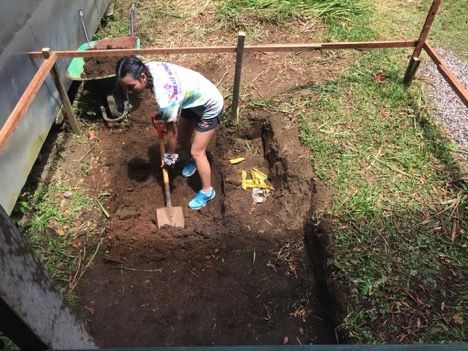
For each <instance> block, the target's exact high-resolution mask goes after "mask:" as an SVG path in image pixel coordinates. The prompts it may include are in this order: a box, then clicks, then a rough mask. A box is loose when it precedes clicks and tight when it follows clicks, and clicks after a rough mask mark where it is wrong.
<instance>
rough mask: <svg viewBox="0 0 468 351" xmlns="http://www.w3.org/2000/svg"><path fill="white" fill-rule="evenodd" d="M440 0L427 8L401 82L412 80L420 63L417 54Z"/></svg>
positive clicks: (406, 83) (422, 44)
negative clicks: (425, 16)
mask: <svg viewBox="0 0 468 351" xmlns="http://www.w3.org/2000/svg"><path fill="white" fill-rule="evenodd" d="M440 2H441V0H434V1H433V2H432V5H431V9H430V10H429V14H428V15H427V18H426V22H425V23H424V26H423V29H422V30H421V34H420V35H419V39H418V42H417V44H416V47H415V48H414V51H413V54H412V55H411V59H410V62H409V64H408V68H407V69H406V73H405V77H404V79H403V83H404V84H405V85H406V86H410V85H411V82H412V81H413V78H414V75H415V74H416V71H417V70H418V67H419V64H420V63H421V62H420V60H419V55H420V54H421V51H422V49H423V47H424V44H425V43H426V39H427V36H428V35H429V31H430V29H431V26H432V22H434V18H435V16H436V14H437V11H438V10H439V6H440Z"/></svg>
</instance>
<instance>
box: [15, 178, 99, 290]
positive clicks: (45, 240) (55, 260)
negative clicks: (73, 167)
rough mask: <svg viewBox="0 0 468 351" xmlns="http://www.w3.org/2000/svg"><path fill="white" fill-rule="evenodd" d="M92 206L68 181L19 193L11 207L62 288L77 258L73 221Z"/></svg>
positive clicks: (40, 256)
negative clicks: (14, 204) (30, 191)
mask: <svg viewBox="0 0 468 351" xmlns="http://www.w3.org/2000/svg"><path fill="white" fill-rule="evenodd" d="M92 206H93V203H92V202H91V200H90V199H89V198H88V197H87V196H86V195H85V194H84V193H83V192H82V191H81V190H78V189H73V188H72V187H71V185H68V184H51V185H49V186H44V187H40V188H39V189H37V190H36V191H35V192H34V194H32V195H30V194H23V195H22V198H21V199H20V200H19V201H18V202H17V205H16V207H15V210H14V213H13V217H14V218H16V219H17V220H19V221H18V224H19V226H20V228H21V230H22V232H24V233H25V234H26V236H27V237H28V238H29V241H30V243H31V244H32V247H33V249H34V252H35V253H36V255H37V256H38V257H39V259H40V261H41V262H42V264H43V265H44V266H45V269H46V271H47V272H48V274H49V275H50V277H51V279H52V280H54V281H55V282H56V283H57V284H58V287H59V288H60V289H61V291H62V292H66V291H67V290H68V283H69V282H70V279H71V277H72V276H73V274H74V273H75V269H76V264H77V260H78V257H77V250H74V249H73V247H72V244H73V243H74V242H76V239H77V238H76V235H78V234H79V233H78V230H77V228H74V227H72V226H73V223H74V221H76V219H77V218H79V217H80V215H82V214H83V213H85V212H86V211H89V210H91V208H92ZM80 229H81V228H80ZM76 243H77V242H76Z"/></svg>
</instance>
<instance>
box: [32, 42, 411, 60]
mask: <svg viewBox="0 0 468 351" xmlns="http://www.w3.org/2000/svg"><path fill="white" fill-rule="evenodd" d="M416 43H417V41H416V40H391V41H364V42H336V43H304V44H300V43H299V44H270V45H251V46H245V47H244V52H289V51H314V50H337V49H379V48H382V49H385V48H406V47H415V46H416ZM236 50H237V46H206V47H177V48H146V49H110V50H89V51H66V50H65V51H54V52H55V53H56V54H57V56H58V57H60V58H71V57H111V56H128V55H171V54H217V53H235V52H236ZM26 54H28V55H29V56H31V57H32V58H39V57H42V52H40V51H33V52H28V53H26Z"/></svg>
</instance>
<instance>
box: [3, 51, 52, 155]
mask: <svg viewBox="0 0 468 351" xmlns="http://www.w3.org/2000/svg"><path fill="white" fill-rule="evenodd" d="M56 60H57V55H55V53H51V55H50V57H49V58H47V59H45V60H44V62H43V63H42V64H41V66H40V67H39V69H38V70H37V72H36V74H35V75H34V77H33V78H32V79H31V81H30V82H29V85H28V86H27V87H26V90H25V91H24V93H23V95H21V98H20V99H19V100H18V102H17V104H16V106H15V108H14V109H13V111H11V113H10V115H9V116H8V118H7V120H6V122H5V124H4V125H3V127H2V129H1V130H0V150H2V149H3V148H4V147H5V145H6V143H7V141H8V139H9V137H10V136H11V134H12V133H13V131H14V130H15V128H16V127H17V126H18V123H19V122H20V121H21V119H23V116H24V114H25V113H26V111H27V110H28V108H29V106H31V103H32V102H33V100H34V98H35V97H36V95H37V93H38V92H39V89H40V88H41V87H42V83H44V80H45V79H46V78H47V75H48V74H49V71H50V70H51V68H52V66H53V65H54V63H55V61H56Z"/></svg>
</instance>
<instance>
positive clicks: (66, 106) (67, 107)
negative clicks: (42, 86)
mask: <svg viewBox="0 0 468 351" xmlns="http://www.w3.org/2000/svg"><path fill="white" fill-rule="evenodd" d="M42 54H43V55H44V58H46V59H47V58H49V57H50V55H51V52H50V49H49V48H44V49H42ZM50 73H51V74H52V78H53V80H54V83H55V87H56V88H57V90H58V92H59V95H60V98H61V99H62V104H63V110H64V112H65V117H66V118H67V121H68V123H70V126H71V128H72V130H73V133H76V134H80V133H81V130H80V125H79V124H78V121H77V120H76V118H75V114H74V113H73V109H72V104H71V102H70V99H69V98H68V94H67V90H66V89H65V87H64V86H63V83H62V81H61V79H60V74H59V73H58V70H57V66H56V65H55V63H54V65H53V66H52V69H51V71H50Z"/></svg>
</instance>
